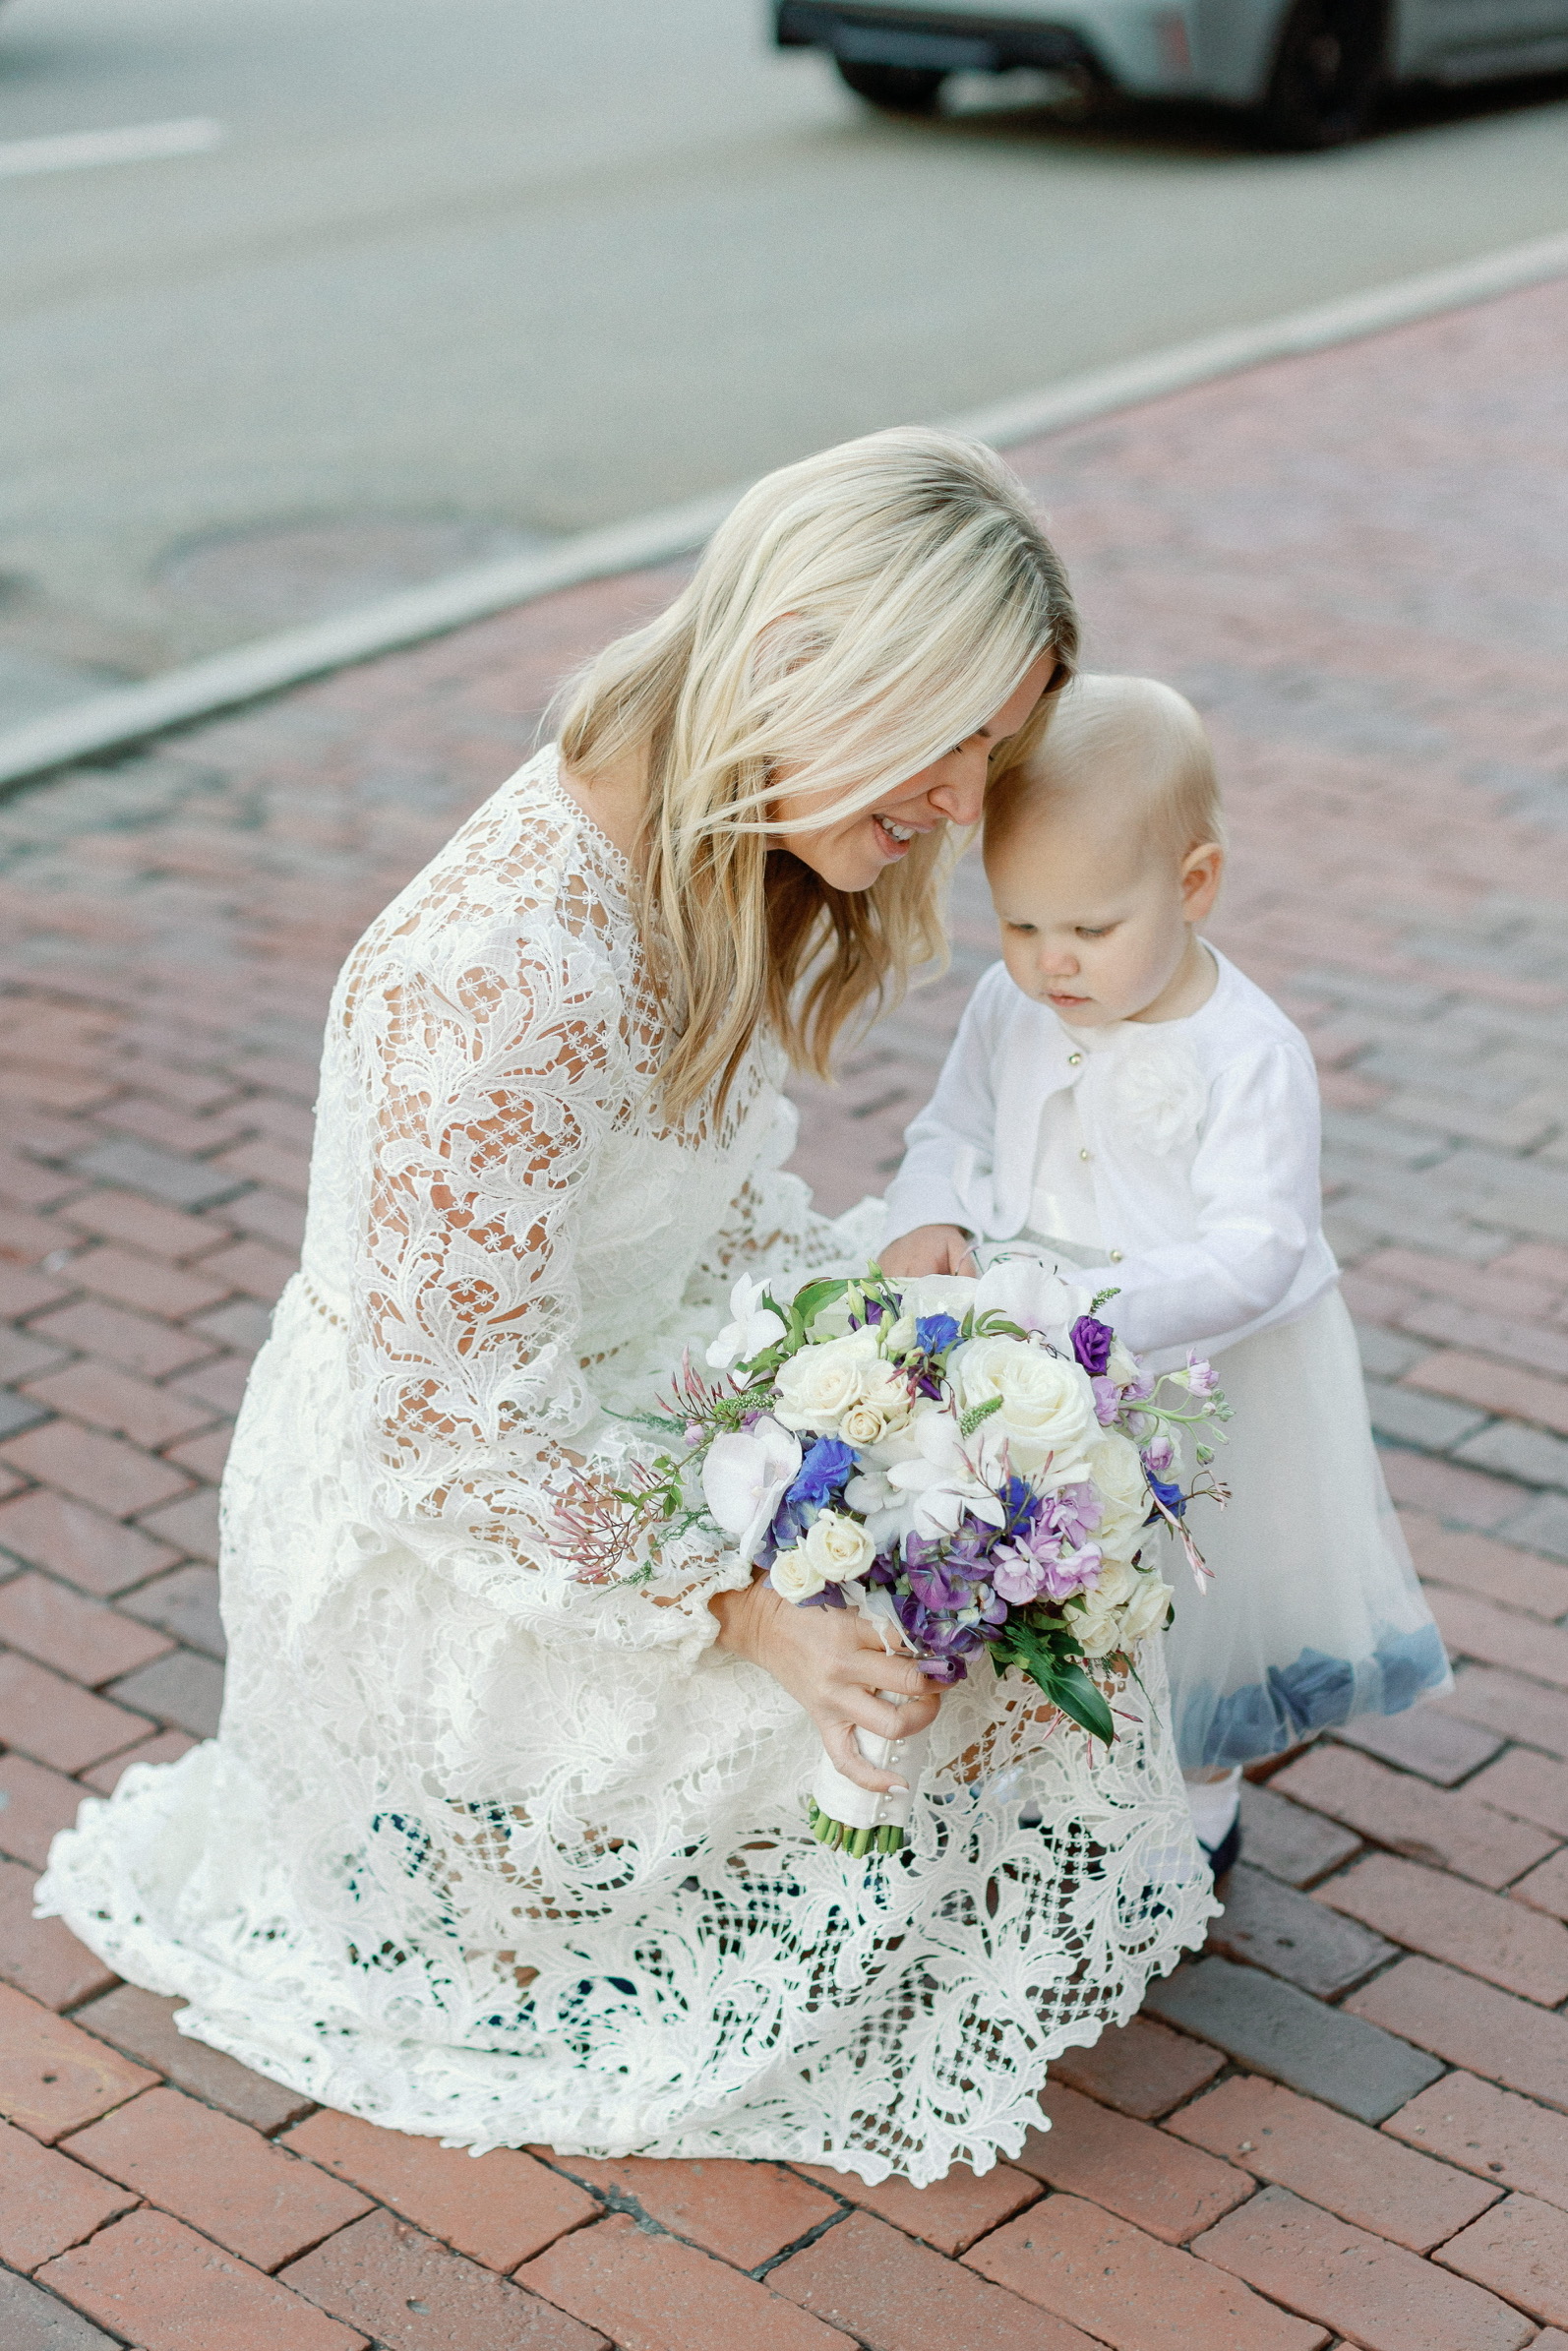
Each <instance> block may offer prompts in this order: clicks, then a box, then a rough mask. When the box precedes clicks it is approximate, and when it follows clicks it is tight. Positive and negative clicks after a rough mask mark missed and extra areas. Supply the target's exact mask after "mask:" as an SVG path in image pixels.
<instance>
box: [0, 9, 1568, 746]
mask: <svg viewBox="0 0 1568 2351" xmlns="http://www.w3.org/2000/svg"><path fill="white" fill-rule="evenodd" d="M188 118H208V119H211V120H212V121H214V122H216V123H218V124H220V125H221V126H222V137H221V140H220V142H219V143H218V144H217V145H215V146H213V147H212V148H211V150H209V151H197V152H191V153H187V154H182V155H177V156H173V157H170V158H168V159H165V160H161V161H142V162H134V163H132V162H126V163H119V164H115V165H112V166H107V167H100V168H75V169H69V170H59V171H51V172H47V173H37V174H34V175H30V176H20V177H18V176H13V177H5V176H0V221H3V223H4V228H3V234H0V322H3V325H0V332H3V337H4V364H3V367H0V452H3V459H0V724H3V723H4V722H5V720H6V719H7V718H16V717H21V716H23V715H25V714H26V713H27V712H29V711H30V710H33V709H37V708H41V707H43V706H46V705H48V704H50V703H52V702H56V701H59V700H61V699H63V698H68V697H70V696H72V695H75V694H76V693H80V692H81V691H82V689H83V687H84V685H86V684H90V683H92V682H94V681H96V680H98V679H103V678H107V677H108V676H110V675H112V674H116V673H118V674H123V675H137V674H145V673H147V672H149V671H151V670H155V669H157V668H160V667H163V666H165V665H166V664H168V663H169V662H172V661H176V660H180V659H184V658H188V657H190V656H191V655H193V654H196V653H200V652H202V651H206V650H209V649H211V648H212V647H214V646H217V645H220V644H226V643H232V642H236V641H240V640H242V639H244V638H246V637H249V636H252V635H255V634H258V633H262V632H264V631H266V630H269V629H271V628H275V627H279V626H282V625H285V624H286V623H288V622H289V621H292V620H295V619H303V618H308V617H311V616H313V615H314V614H316V613H319V612H321V611H323V610H327V609H331V608H332V606H333V605H341V604H342V603H344V602H354V601H357V600H358V599H359V598H360V597H361V596H363V595H368V594H374V593H377V592H380V591H382V590H384V589H386V588H388V587H392V586H396V585H400V584H402V583H403V582H404V581H405V580H408V579H412V578H417V577H421V576H427V575H429V574H431V573H438V572H440V571H443V570H446V569H449V568H452V566H453V565H454V564H456V563H460V562H463V561H467V560H471V559H473V558H475V557H477V556H481V555H484V554H487V553H489V552H492V551H496V550H499V549H502V548H505V547H507V546H511V545H514V544H519V545H520V544H526V543H528V541H529V540H530V539H537V538H539V537H542V536H548V535H550V534H554V533H558V532H562V531H570V530H573V529H577V528H581V527H583V526H585V525H588V524H592V523H595V522H600V521H606V520H611V519H614V518H617V517H619V516H623V515H628V514H633V513H636V512H642V511H644V510H646V509H648V508H652V507H657V506H662V505H665V504H667V503H671V502H674V501H677V500H680V499H683V498H687V497H690V496H693V495H694V494H696V493H698V492H701V491H703V490H708V489H712V488H716V487H720V486H722V485H724V484H727V483H729V482H731V481H736V480H740V479H743V478H745V477H746V476H747V475H749V474H752V473H754V472H757V471H759V470H761V469H762V468H765V467H766V466H769V465H771V464H774V463H777V462H779V461H780V460H782V459H785V458H788V457H790V456H793V455H796V454H799V453H801V452H805V451H807V450H809V449H812V448H814V447H816V446H819V445H821V444H822V443H824V442H828V441H831V440H834V439H837V438H840V437H842V436H844V435H846V434H851V433H856V432H861V431H865V430H867V429H869V428H872V427H874V426H876V425H880V424H885V423H890V422H895V421H899V420H903V419H907V418H911V417H932V416H939V415H942V414H947V413H951V412H954V411H958V410H961V409H963V408H965V407H967V406H970V405H973V404H978V403H980V402H982V401H987V400H991V399H996V398H1001V397H1004V396H1006V395H1008V394H1011V393H1016V392H1028V391H1031V390H1033V389H1036V388H1038V387H1042V386H1044V385H1047V384H1049V383H1051V382H1053V381H1054V380H1056V379H1059V378H1062V377H1066V376H1070V375H1073V374H1076V373H1078V372H1079V371H1080V370H1082V369H1085V368H1088V367H1092V366H1095V365H1098V364H1102V363H1104V362H1107V361H1110V360H1113V359H1116V358H1120V357H1124V356H1126V355H1128V354H1132V353H1135V352H1139V351H1143V350H1148V349H1155V348H1158V347H1160V346H1162V345H1164V344H1167V343H1171V342H1175V341H1179V340H1183V339H1185V338H1187V337H1189V336H1192V335H1195V334H1200V333H1203V332H1209V331H1211V330H1214V329H1217V328H1220V327H1224V326H1230V325H1234V324H1238V323H1241V322H1244V321H1248V320H1254V319H1262V318H1268V317H1271V316H1273V315H1274V314H1276V313H1278V312H1281V311H1285V310H1291V309H1295V308H1297V307H1298V306H1300V305H1302V304H1305V303H1309V302H1314V301H1319V300H1324V299H1328V298H1330V297H1332V296H1334V295H1336V294H1340V293H1344V292H1348V291H1351V290H1353V289H1356V288H1359V287H1362V286H1367V285H1373V284H1378V283H1381V282H1384V281H1386V280H1388V279H1391V278H1396V277H1399V276H1403V275H1405V274H1407V273H1408V272H1410V271H1416V270H1420V269H1424V268H1428V267H1431V266H1434V265H1437V264H1441V263H1443V262H1447V261H1452V260H1458V259H1461V258H1464V257H1467V256H1470V255H1474V254H1478V253H1483V252H1487V251H1490V250H1492V249H1494V248H1496V247H1499V246H1503V245H1508V244H1511V243H1514V242H1516V241H1518V240H1520V239H1523V238H1526V237H1531V236H1536V235H1541V234H1545V233H1549V232H1552V231H1556V230H1561V229H1563V228H1564V227H1568V138H1565V135H1564V134H1565V130H1568V98H1565V95H1564V86H1563V85H1562V84H1561V83H1558V84H1556V85H1554V86H1550V87H1547V88H1544V89H1541V90H1532V91H1530V92H1521V91H1519V90H1511V91H1508V92H1505V93H1500V94H1499V93H1491V94H1487V93H1471V94H1470V95H1468V96H1467V97H1465V98H1464V99H1462V100H1461V99H1456V98H1452V97H1449V98H1443V99H1434V100H1432V102H1431V103H1430V104H1425V103H1420V102H1417V103H1410V102H1405V103H1402V105H1401V106H1400V108H1399V110H1398V112H1397V114H1395V115H1393V116H1392V117H1391V118H1390V120H1389V122H1388V124H1387V125H1386V126H1385V128H1384V130H1383V131H1382V132H1381V134H1380V135H1379V136H1378V137H1376V138H1374V139H1372V140H1370V141H1368V142H1367V143H1366V144H1365V145H1363V146H1361V147H1359V148H1357V149H1355V150H1353V151H1349V152H1346V153H1341V154H1333V155H1327V156H1312V157H1280V156H1269V155H1264V154H1259V153H1256V152H1252V151H1248V150H1247V148H1246V146H1245V144H1244V142H1242V141H1241V140H1239V139H1238V138H1237V137H1236V136H1235V135H1234V134H1233V133H1232V132H1231V131H1230V129H1229V127H1228V126H1227V125H1225V124H1224V123H1222V122H1220V121H1218V120H1217V119H1215V118H1212V117H1209V118H1205V117H1202V116H1191V117H1184V118H1176V117H1171V116H1166V115H1159V114H1151V113H1145V114H1142V115H1131V116H1128V117H1125V118H1122V119H1118V120H1116V121H1113V122H1104V123H1100V124H1094V125H1083V124H1079V125H1076V126H1075V125H1073V124H1072V123H1071V122H1070V121H1068V120H1065V119H1063V118H1061V117H1060V116H1059V115H1053V114H1052V113H1051V112H1049V111H1048V110H1045V109H1042V108H1041V107H1039V106H1038V105H1035V106H1028V107H1025V106H1020V105H1018V104H1016V103H1013V104H999V103H997V102H996V99H995V94H991V95H987V94H986V87H985V86H979V85H977V86H974V87H972V88H971V90H970V91H969V92H968V93H967V96H966V101H965V106H964V110H963V111H961V112H959V113H958V114H956V115H955V116H954V117H952V118H951V119H948V120H945V121H942V122H936V123H930V124H919V123H909V124H906V123H895V122H889V121H886V120H883V119H881V118H878V117H876V116H874V115H872V114H870V113H868V112H867V111H866V110H865V109H863V108H862V107H861V106H860V105H859V104H858V102H857V101H855V100H854V99H852V98H851V97H850V96H849V95H848V93H847V92H845V91H843V90H841V89H840V88H839V87H838V85H837V83H836V81H835V80H834V78H833V77H832V76H831V74H830V72H829V71H828V70H827V69H826V68H825V67H824V65H823V64H822V62H821V61H820V60H819V59H817V58H815V57H813V56H810V55H804V54H801V53H799V52H793V53H786V54H783V55H780V54H778V53H777V52H774V51H772V50H771V49H770V48H769V47H768V46H767V45H766V43H765V40H764V37H763V27H762V9H761V6H760V0H10V5H8V6H6V7H5V8H4V11H3V13H0V170H3V166H4V161H5V155H6V152H7V145H8V143H14V142H19V141H27V140H34V139H39V138H45V137H50V136H54V135H60V134H66V133H80V132H84V131H96V130H104V129H119V128H123V127H128V126H136V125H144V124H156V123H163V122H169V121H180V120H185V119H188Z"/></svg>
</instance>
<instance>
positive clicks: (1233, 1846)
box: [1203, 1820, 1241, 1886]
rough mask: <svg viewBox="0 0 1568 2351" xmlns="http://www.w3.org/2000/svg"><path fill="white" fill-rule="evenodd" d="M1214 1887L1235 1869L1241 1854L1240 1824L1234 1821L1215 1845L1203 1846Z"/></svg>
mask: <svg viewBox="0 0 1568 2351" xmlns="http://www.w3.org/2000/svg"><path fill="white" fill-rule="evenodd" d="M1203 1850H1204V1851H1205V1852H1206V1853H1207V1854H1208V1856H1209V1867H1210V1869H1212V1870H1213V1872H1214V1883H1215V1884H1216V1886H1218V1884H1219V1883H1220V1880H1221V1879H1222V1878H1223V1877H1227V1876H1229V1874H1230V1872H1231V1871H1232V1870H1233V1869H1235V1867H1236V1862H1237V1860H1238V1859H1239V1857H1240V1852H1241V1823H1240V1821H1239V1820H1234V1821H1233V1822H1232V1823H1231V1826H1230V1827H1229V1829H1227V1831H1226V1833H1225V1835H1224V1836H1223V1837H1222V1838H1221V1839H1220V1841H1219V1843H1218V1844H1217V1845H1205V1846H1204V1848H1203Z"/></svg>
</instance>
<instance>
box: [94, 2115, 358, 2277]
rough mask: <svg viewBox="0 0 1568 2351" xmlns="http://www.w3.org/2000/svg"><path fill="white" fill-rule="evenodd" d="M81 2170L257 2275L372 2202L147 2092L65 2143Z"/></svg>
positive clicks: (236, 2129)
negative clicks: (112, 2183)
mask: <svg viewBox="0 0 1568 2351" xmlns="http://www.w3.org/2000/svg"><path fill="white" fill-rule="evenodd" d="M62 2143H63V2145H64V2147H65V2151H66V2152H67V2153H68V2154H71V2155H74V2156H75V2157H76V2159H77V2161H78V2162H79V2163H87V2164H90V2165H91V2167H92V2169H93V2170H94V2171H97V2172H101V2173H102V2174H103V2176H104V2178H105V2179H109V2180H118V2181H119V2183H120V2185H121V2186H122V2187H125V2188H134V2189H135V2190H136V2192H137V2193H138V2195H140V2196H144V2197H146V2198H147V2200H148V2201H149V2202H150V2203H154V2204H157V2205H158V2206H160V2207H161V2209H162V2210H163V2211H165V2212H172V2213H174V2214H175V2215H176V2217H177V2218H179V2219H181V2220H188V2221H189V2222H190V2224H191V2226H192V2227H193V2228H198V2229H200V2230H201V2231H202V2233H203V2235H204V2236H207V2237H213V2238H215V2239H216V2240H217V2242H218V2244H219V2245H224V2246H226V2247H227V2248H228V2250H229V2252H230V2253H237V2254H240V2255H242V2256H243V2258H244V2259H245V2260H246V2261H253V2262H254V2263H255V2265H256V2267H257V2268H258V2269H279V2268H281V2267H282V2265H283V2263H284V2262H285V2261H293V2260H294V2259H295V2258H296V2257H297V2256H298V2255H300V2254H302V2253H304V2252H305V2251H306V2250H307V2249H308V2248H309V2247H310V2246H313V2245H319V2244H320V2243H321V2240H322V2239H323V2238H324V2237H330V2236H332V2234H333V2233H334V2231H335V2230H337V2229H340V2228H346V2227H347V2225H348V2223H349V2222H350V2221H351V2220H359V2219H361V2218H362V2217H363V2216H364V2214H365V2213H366V2212H368V2211H369V2209H370V2205H369V2203H368V2201H367V2200H366V2199H365V2198H364V2197H362V2196H356V2194H355V2193H354V2191H353V2190H352V2189H351V2188H346V2187H344V2185H343V2184H342V2182H341V2181H339V2180H334V2179H332V2178H331V2177H330V2176H329V2175H328V2174H327V2173H326V2172H322V2171H318V2170H317V2168H316V2166H315V2165H314V2164H312V2163H301V2162H298V2161H296V2160H295V2159H293V2158H291V2157H290V2156H288V2155H286V2154H284V2153H283V2152H282V2150H281V2149H280V2148H278V2147H275V2146H273V2145H272V2144H271V2142H270V2141H269V2140H265V2139H263V2138H262V2137H261V2135H260V2133H259V2132H256V2131H253V2130H249V2129H247V2127H246V2125H245V2124H244V2123H238V2122H235V2121H234V2120H233V2118H232V2117H231V2116H229V2115H226V2114H214V2113H213V2111H212V2109H211V2107H210V2106H202V2105H199V2104H198V2102H197V2101H196V2100H195V2099H194V2098H188V2097H186V2096H185V2095H184V2093H183V2092H182V2091H180V2090H177V2089H152V2090H149V2091H148V2092H147V2094H146V2096H145V2097H140V2098H133V2099H132V2100H131V2101H130V2103H129V2105H126V2106H121V2107H118V2108H117V2109H116V2110H115V2112H114V2113H113V2114H110V2115H105V2116H104V2118H103V2120H102V2122H99V2123H91V2124H90V2125H89V2126H88V2128H87V2130H85V2131H78V2132H77V2133H76V2134H75V2135H74V2136H73V2137H72V2138H71V2139H69V2140H65V2141H63V2142H62Z"/></svg>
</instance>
